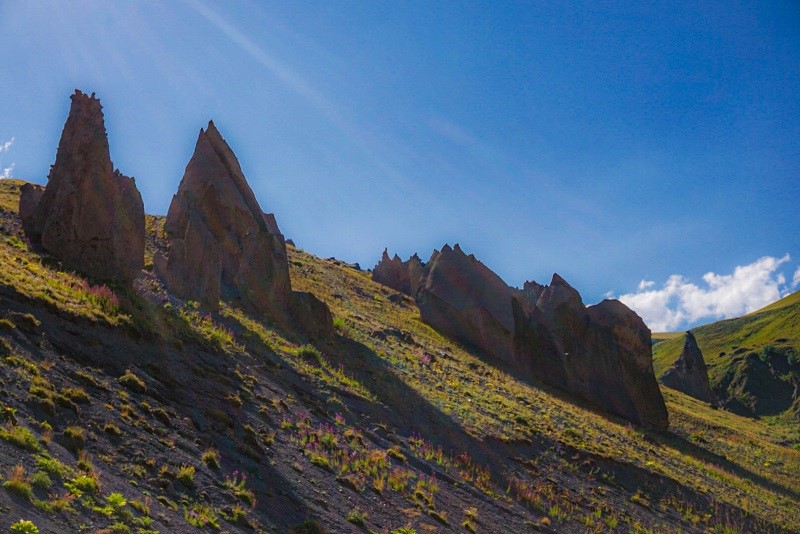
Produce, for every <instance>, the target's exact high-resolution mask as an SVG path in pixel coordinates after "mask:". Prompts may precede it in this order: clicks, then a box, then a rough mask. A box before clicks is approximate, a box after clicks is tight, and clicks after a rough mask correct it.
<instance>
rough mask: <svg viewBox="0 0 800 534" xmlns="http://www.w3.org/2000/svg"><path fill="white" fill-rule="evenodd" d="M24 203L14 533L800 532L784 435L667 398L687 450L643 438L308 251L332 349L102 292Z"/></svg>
mask: <svg viewBox="0 0 800 534" xmlns="http://www.w3.org/2000/svg"><path fill="white" fill-rule="evenodd" d="M19 186H20V182H16V181H0V262H2V265H3V269H1V270H0V339H2V344H0V345H1V347H0V348H2V350H3V353H2V354H0V403H2V404H1V405H0V416H2V417H3V418H4V420H5V426H4V427H3V428H2V429H0V477H2V484H1V485H2V488H0V529H8V527H9V525H11V524H13V523H15V522H17V521H18V520H21V519H27V520H31V521H33V522H34V523H35V524H36V525H37V526H38V527H39V529H40V530H41V531H42V532H65V531H66V532H77V531H79V530H81V529H89V530H92V531H97V530H103V529H110V530H111V531H122V532H124V531H127V530H131V531H138V532H152V531H154V530H157V531H160V532H197V531H209V530H211V531H215V530H222V531H231V532H234V531H253V530H256V531H273V532H291V531H292V529H295V531H297V532H314V531H315V530H311V528H312V527H311V525H312V524H317V525H321V526H323V527H324V529H325V530H326V531H328V532H364V531H366V530H367V529H368V530H371V531H374V532H380V533H384V532H385V533H392V532H401V530H399V529H401V528H406V529H407V530H404V531H402V532H418V533H422V532H451V531H454V532H458V531H464V530H466V531H471V532H497V531H498V526H500V525H502V530H503V531H504V532H528V531H530V530H532V529H539V530H544V531H557V532H586V531H602V532H606V531H621V532H629V531H648V530H650V531H677V530H680V531H683V532H703V531H706V530H708V529H711V530H719V531H722V530H726V531H729V532H738V531H747V530H749V531H757V532H777V531H781V530H794V531H796V530H798V529H800V520H798V518H797V517H796V513H795V510H796V509H797V508H798V506H800V495H798V491H797V488H798V487H799V486H800V480H798V473H800V451H797V450H792V449H790V448H788V447H786V446H782V445H780V444H779V443H780V442H781V441H785V440H786V436H784V435H779V434H778V433H777V432H776V430H775V429H774V428H772V427H769V426H766V425H764V424H762V423H760V422H758V421H754V420H752V419H748V418H742V417H739V416H736V415H733V414H731V413H728V412H724V411H721V410H711V409H710V408H709V407H708V406H707V405H704V404H702V403H699V402H696V401H694V400H693V399H691V398H689V397H686V396H685V395H682V394H679V393H676V392H672V391H671V390H665V397H666V400H667V406H668V408H669V410H670V419H671V421H672V427H671V430H670V431H669V432H666V433H654V432H648V431H643V430H641V429H638V428H635V427H632V426H630V425H629V424H627V423H626V422H624V421H622V420H621V419H618V418H616V417H614V416H612V415H610V414H605V413H599V412H597V411H595V410H593V409H590V408H588V407H587V406H586V405H584V404H582V403H581V402H578V401H575V400H574V399H571V398H569V397H567V396H565V395H564V394H560V393H558V392H557V391H555V390H552V389H550V388H548V387H546V386H544V385H541V384H538V383H527V382H522V381H519V380H517V379H516V378H514V376H513V375H512V374H509V373H507V372H505V371H504V370H503V369H501V368H498V367H497V366H496V365H487V364H486V363H485V362H483V361H482V360H481V359H480V358H479V357H478V356H477V355H476V354H473V353H471V352H470V351H468V350H466V349H465V347H463V346H460V345H458V344H456V343H455V342H453V341H451V340H448V339H445V338H444V337H443V336H441V335H439V334H438V333H436V332H435V331H434V330H433V329H431V328H430V327H428V326H427V325H425V324H424V323H422V322H421V321H420V320H419V318H418V312H417V310H416V307H415V306H414V304H413V301H412V300H411V299H410V298H408V297H406V296H404V295H402V294H400V293H398V292H395V291H392V290H390V289H388V288H386V287H383V286H381V285H378V284H376V283H374V282H372V281H371V280H370V276H369V274H368V273H365V272H363V271H360V270H358V269H356V268H354V267H352V266H350V265H348V264H346V263H343V262H340V261H336V260H322V259H319V258H316V257H314V256H311V255H309V254H306V253H304V252H302V251H300V250H297V249H295V248H293V247H288V254H289V262H290V268H291V272H290V277H291V282H292V286H293V287H295V288H296V289H298V290H301V291H309V292H312V293H314V294H316V295H317V296H319V297H320V298H322V300H324V301H325V302H326V303H328V305H329V306H330V307H331V309H332V311H333V312H334V315H335V317H336V325H337V335H336V336H335V338H333V339H331V340H329V341H327V342H325V343H319V344H317V346H316V347H314V346H311V345H310V344H309V343H308V340H307V339H305V338H304V337H302V336H300V335H298V334H295V333H290V332H286V331H284V330H282V329H280V328H279V327H276V326H274V325H270V324H264V323H261V322H259V321H258V320H257V319H256V318H254V317H253V316H251V315H248V314H247V313H246V312H244V311H242V310H240V309H238V308H233V307H231V306H230V305H228V304H226V303H223V304H222V305H221V308H220V311H219V313H214V314H201V313H198V311H197V310H196V309H195V307H194V306H193V305H192V303H190V302H184V301H181V300H179V299H176V298H174V297H171V296H169V295H167V294H166V293H165V292H164V290H163V288H162V287H161V286H160V284H159V283H158V280H157V279H156V278H155V277H152V276H149V275H148V276H144V277H141V278H140V279H139V280H137V283H136V287H135V289H134V290H132V291H130V290H128V291H126V290H124V289H120V288H116V287H111V288H109V287H106V286H98V285H95V283H94V282H93V281H91V280H86V279H84V278H81V277H79V276H76V275H75V274H73V273H70V272H64V271H59V270H58V268H57V266H55V265H54V264H52V263H51V262H50V260H49V259H48V258H46V257H42V256H39V255H38V254H36V253H34V252H32V251H31V250H30V249H29V247H28V246H27V244H26V243H25V239H24V234H22V233H21V231H20V223H19V218H18V216H17V215H16V213H14V211H13V208H12V209H10V210H9V209H6V206H12V207H13V206H15V204H14V203H13V202H7V198H8V197H13V196H15V195H18V190H19ZM147 224H148V230H149V231H150V232H151V235H150V236H148V239H147V243H148V247H149V250H148V252H147V255H148V257H151V258H152V255H153V249H154V248H155V247H158V246H159V241H160V239H161V237H159V236H163V234H162V232H161V227H162V226H163V219H161V218H152V217H148V221H147ZM302 525H304V526H303V527H302V528H303V529H305V530H298V529H299V528H301V526H302ZM362 525H363V526H362Z"/></svg>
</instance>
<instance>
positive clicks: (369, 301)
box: [273, 247, 800, 528]
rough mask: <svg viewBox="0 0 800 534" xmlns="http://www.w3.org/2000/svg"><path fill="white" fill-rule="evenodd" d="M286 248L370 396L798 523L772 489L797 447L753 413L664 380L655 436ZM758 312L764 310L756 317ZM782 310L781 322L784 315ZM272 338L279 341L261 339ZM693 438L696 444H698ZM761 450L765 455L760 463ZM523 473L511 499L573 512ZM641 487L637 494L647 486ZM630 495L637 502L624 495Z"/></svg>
mask: <svg viewBox="0 0 800 534" xmlns="http://www.w3.org/2000/svg"><path fill="white" fill-rule="evenodd" d="M289 258H290V266H291V278H292V284H293V287H294V288H295V289H298V290H301V291H310V292H312V293H314V294H316V295H318V296H319V297H320V298H322V300H324V301H325V302H327V303H328V304H329V305H330V307H331V312H332V313H333V314H334V316H335V317H341V318H342V319H343V320H344V321H345V322H346V324H347V325H348V328H347V335H348V337H350V338H352V339H353V340H354V341H356V342H357V343H359V344H361V345H363V346H364V347H367V348H368V349H369V350H370V352H371V355H368V356H365V355H363V354H351V353H349V352H342V353H339V354H337V358H338V361H340V362H341V363H342V365H343V368H344V370H345V371H346V372H348V373H350V374H352V376H353V377H354V378H355V379H359V377H361V376H371V377H372V384H373V387H374V388H375V389H376V390H379V391H380V395H381V400H382V402H385V403H386V404H389V405H400V404H401V403H405V404H406V405H407V406H408V410H409V411H410V412H412V413H413V412H414V411H416V409H415V408H414V404H413V403H414V402H417V401H415V400H414V399H415V397H416V398H418V399H419V401H420V402H425V403H428V404H429V405H430V406H432V407H433V408H435V409H436V410H438V411H439V412H441V413H442V414H444V415H445V416H447V417H448V418H450V419H451V420H452V421H454V422H456V423H457V424H458V425H459V426H460V427H462V428H463V429H464V430H465V431H466V432H467V433H468V434H471V435H472V436H474V437H475V438H477V439H479V440H487V439H497V440H500V441H504V442H519V443H525V442H526V441H527V440H528V439H529V438H530V437H531V436H538V437H540V438H542V439H545V440H550V441H551V442H554V443H562V444H566V445H568V446H570V447H574V448H575V449H576V450H578V451H582V452H584V453H587V454H592V455H598V456H600V457H603V458H608V459H611V460H613V461H619V459H620V458H624V459H625V460H624V461H625V462H626V463H630V464H633V465H635V466H638V467H640V468H642V469H644V470H646V471H650V472H652V473H654V474H657V475H659V476H666V477H668V478H670V479H672V480H673V481H675V482H676V483H678V484H680V485H682V486H685V487H688V488H693V489H694V490H695V491H698V492H700V493H702V494H706V495H709V496H710V497H711V498H712V499H713V500H715V501H718V502H721V503H728V504H729V505H732V506H741V507H742V508H743V509H744V510H745V511H746V512H748V513H751V514H753V515H754V516H755V517H758V518H761V519H762V520H764V521H768V522H771V523H773V524H778V525H783V526H784V527H786V526H790V527H791V528H800V518H798V517H796V514H794V512H793V511H792V509H793V507H794V506H797V505H800V502H798V500H797V499H793V498H787V497H785V496H783V495H782V494H781V493H780V490H779V489H776V488H779V487H783V488H787V487H790V486H791V484H794V485H795V486H797V485H798V484H799V483H800V477H798V475H797V473H799V472H800V469H798V463H797V462H798V454H800V453H799V452H798V451H794V450H792V449H791V448H788V447H786V446H783V445H781V443H782V442H781V439H782V436H784V435H785V434H784V433H783V431H782V430H777V429H774V428H773V427H770V426H768V425H766V424H765V423H764V422H762V421H755V420H752V419H747V418H744V417H738V416H735V415H733V414H730V413H727V412H724V411H722V410H711V409H710V407H708V405H702V403H698V402H696V401H694V400H693V399H690V398H689V397H686V396H685V395H682V394H680V393H677V392H672V391H671V390H665V395H666V400H667V407H668V410H669V412H670V417H671V420H672V421H673V429H672V430H671V432H670V433H668V434H666V435H664V436H658V435H649V434H646V433H643V432H641V431H638V430H636V429H632V428H631V427H630V426H629V425H628V424H627V423H625V422H624V421H618V420H616V419H615V418H606V417H602V416H599V415H596V414H594V413H593V412H591V411H587V410H585V409H583V408H582V407H581V406H580V403H576V402H571V401H570V400H568V399H566V398H564V397H563V396H561V395H554V394H553V391H552V390H551V389H549V388H547V387H545V386H540V385H536V384H528V383H525V382H521V381H518V380H516V379H514V378H512V377H510V376H509V375H508V374H506V373H505V372H503V371H501V370H500V369H498V368H496V367H494V366H492V365H488V364H486V363H485V362H483V361H482V360H480V359H479V358H477V357H476V356H474V355H473V354H471V353H469V352H467V351H466V350H464V348H463V347H461V346H459V345H458V344H456V343H454V342H452V341H451V340H449V339H446V338H444V337H443V336H441V335H440V334H438V333H437V332H435V331H434V330H432V329H431V328H429V327H428V326H427V325H425V324H424V323H422V322H421V321H420V320H419V312H418V311H417V310H416V308H415V307H413V306H403V305H401V304H397V303H394V302H392V301H391V300H390V299H389V298H388V297H389V295H391V294H392V293H393V292H392V291H391V290H389V289H388V288H385V287H383V286H380V285H378V284H375V283H373V282H372V281H371V280H370V278H369V273H366V272H359V271H355V270H353V269H345V268H341V267H339V266H336V265H335V264H334V263H333V262H329V261H325V260H320V259H317V258H314V257H313V256H311V255H308V254H306V253H304V252H302V251H299V250H297V249H294V248H293V247H289ZM336 295H340V296H342V295H343V297H344V298H337V296H336ZM794 309H795V308H793V307H790V306H784V307H783V308H782V309H781V311H780V312H779V313H784V314H787V316H788V315H789V314H788V312H789V311H793V310H794ZM750 320H751V321H752V320H753V319H750ZM759 320H764V319H763V317H762V318H761V319H759V318H758V317H756V321H759ZM787 321H789V322H788V323H786V324H791V322H790V320H788V319H787ZM390 328H391V329H396V330H400V331H401V332H407V333H408V334H409V335H410V336H411V338H413V344H412V343H408V342H405V341H403V340H400V339H398V338H397V337H394V336H375V335H373V333H374V332H376V331H378V332H379V331H382V330H386V329H390ZM796 332H798V333H796V334H795V335H800V328H799V329H797V330H796ZM764 335H765V334H764ZM666 337H671V338H672V339H671V340H667V341H663V342H661V343H659V344H657V345H656V347H659V346H661V345H666V344H668V343H673V342H676V343H678V344H680V345H681V347H682V336H681V335H679V334H678V335H672V336H666ZM770 339H771V338H770ZM698 340H699V337H698ZM275 344H279V342H278V341H273V346H274V345H275ZM422 353H427V354H433V355H436V358H435V360H434V362H433V363H432V364H431V365H430V366H429V367H428V366H425V365H423V364H422V363H421V358H420V356H421V354H422ZM370 358H374V359H373V360H370ZM299 370H300V371H301V372H302V369H299ZM404 389H405V390H407V391H404ZM409 392H410V393H409ZM420 408H422V406H420ZM703 432H708V433H710V434H712V435H716V436H718V439H715V440H714V441H713V443H710V444H707V443H703V442H699V444H698V442H697V441H696V437H697V436H698V433H703ZM693 436H694V438H695V441H693ZM737 436H739V437H737ZM741 436H748V437H747V438H746V439H745V438H741ZM654 443H655V445H654ZM704 447H705V448H704ZM421 449H422V448H421ZM421 449H420V450H417V451H416V452H415V454H416V455H417V456H422V457H427V458H429V461H433V462H436V463H439V462H441V463H442V464H447V462H450V461H452V459H450V460H448V459H447V458H445V457H446V456H447V455H442V456H441V460H440V459H439V454H438V452H437V451H436V450H435V449H436V448H433V447H430V448H428V450H427V451H423V450H421ZM431 449H432V450H431ZM698 450H701V451H705V452H703V453H702V454H699V453H698ZM711 458H723V459H724V460H722V461H714V460H710V459H711ZM768 458H774V459H775V460H776V461H775V462H774V463H771V464H769V465H768V466H766V467H765V466H764V465H763V464H764V461H768V460H767V459H768ZM759 459H761V460H759ZM762 460H764V461H762ZM759 462H760V463H759ZM545 465H546V464H545ZM750 472H755V473H758V474H759V476H764V477H765V478H764V481H763V482H762V483H753V482H752V480H751V479H750V478H748V476H747V474H746V473H750ZM473 476H477V472H476V474H475V475H473ZM387 482H388V484H387V485H388V486H389V487H391V484H392V483H393V484H394V485H395V486H396V487H398V488H403V484H402V482H403V481H402V480H401V479H400V478H398V477H397V476H395V477H394V478H393V479H392V480H391V481H389V480H388V479H387ZM482 483H483V484H484V485H485V486H487V487H488V488H490V490H491V488H492V487H496V486H494V485H495V484H497V481H492V480H491V479H488V480H487V479H485V478H484V479H483V481H482ZM528 484H530V485H529V486H528V489H525V488H522V487H520V489H519V496H520V499H522V498H524V496H525V495H528V496H534V495H536V496H538V497H536V498H537V499H538V498H540V499H541V503H542V506H546V508H545V509H544V512H545V513H546V512H547V511H548V510H550V509H552V510H553V511H554V512H557V513H556V514H555V516H554V517H551V518H550V519H551V520H553V521H554V522H558V521H561V520H562V519H563V517H564V516H565V515H566V516H567V517H568V518H570V520H574V521H580V518H579V517H577V516H578V510H580V509H581V506H587V504H586V503H583V504H579V503H581V500H580V498H579V497H575V496H572V497H569V498H565V497H563V496H561V495H560V493H559V492H557V491H554V489H553V488H551V487H549V486H548V485H547V484H546V483H544V482H541V481H540V482H533V483H530V482H528ZM378 485H379V486H380V485H381V482H378ZM505 489H506V488H505V487H503V488H502V489H501V490H500V491H505ZM533 490H535V491H533ZM495 491H496V490H495ZM530 491H533V492H532V493H531V492H530ZM643 497H644V498H648V499H649V497H648V496H647V495H644V496H643ZM632 506H637V505H635V504H633V503H632ZM622 519H624V517H623V516H622V515H614V516H613V517H611V516H609V517H608V518H607V520H608V521H611V522H615V521H621V520H622ZM711 520H712V519H709V521H711ZM604 524H605V525H606V527H605V528H608V526H607V523H604ZM708 526H709V528H712V527H713V525H708Z"/></svg>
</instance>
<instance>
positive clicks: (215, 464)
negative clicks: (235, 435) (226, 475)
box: [200, 449, 220, 469]
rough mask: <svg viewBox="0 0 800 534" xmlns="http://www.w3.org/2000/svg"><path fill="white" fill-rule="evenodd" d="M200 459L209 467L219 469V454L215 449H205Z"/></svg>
mask: <svg viewBox="0 0 800 534" xmlns="http://www.w3.org/2000/svg"><path fill="white" fill-rule="evenodd" d="M200 461H202V462H203V463H204V464H206V465H207V466H208V467H210V468H211V469H219V467H220V463H219V462H220V456H219V452H218V451H217V450H216V449H206V450H205V451H204V452H203V455H202V456H200Z"/></svg>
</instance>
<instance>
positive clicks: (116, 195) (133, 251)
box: [19, 90, 144, 282]
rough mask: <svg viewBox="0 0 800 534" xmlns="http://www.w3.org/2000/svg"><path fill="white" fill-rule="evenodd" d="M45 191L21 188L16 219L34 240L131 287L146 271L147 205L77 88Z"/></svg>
mask: <svg viewBox="0 0 800 534" xmlns="http://www.w3.org/2000/svg"><path fill="white" fill-rule="evenodd" d="M70 98H71V100H72V104H71V106H70V110H69V116H68V117H67V122H66V124H65V125H64V130H63V131H62V133H61V140H60V141H59V144H58V151H57V153H56V161H55V163H54V164H53V165H52V167H51V168H50V174H49V175H48V178H47V186H46V187H44V188H43V189H42V188H41V187H39V186H33V185H29V186H25V187H24V188H23V190H22V194H21V197H20V206H19V209H20V217H21V219H22V223H23V228H24V229H25V233H26V234H27V235H28V237H29V238H30V239H31V241H32V242H34V243H37V244H41V246H42V248H44V249H45V250H46V251H47V252H48V253H50V254H51V255H52V256H53V257H55V258H56V259H58V260H59V261H61V262H63V263H64V264H66V265H68V266H69V267H71V268H74V269H76V270H78V271H81V272H83V273H85V274H87V275H89V276H91V277H94V278H97V279H101V280H109V281H119V282H130V281H132V280H133V279H134V278H135V277H136V276H137V275H138V274H139V273H140V272H141V270H142V267H143V266H144V204H143V203H142V197H141V195H140V194H139V191H138V190H137V189H136V184H135V183H134V180H133V178H129V177H127V176H124V175H122V174H121V173H120V172H119V171H118V170H115V169H114V166H113V164H112V162H111V156H110V153H109V147H108V137H107V135H106V129H105V124H104V120H103V111H102V106H101V105H100V101H99V100H98V99H97V98H95V96H94V94H92V95H91V96H89V95H86V94H84V93H82V92H81V91H78V90H76V91H75V93H74V94H73V95H72V96H71V97H70Z"/></svg>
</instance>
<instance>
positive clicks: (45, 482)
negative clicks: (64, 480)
mask: <svg viewBox="0 0 800 534" xmlns="http://www.w3.org/2000/svg"><path fill="white" fill-rule="evenodd" d="M31 485H32V486H33V487H34V488H37V489H41V490H46V489H50V487H51V486H52V485H53V481H52V480H50V477H49V476H47V473H45V472H44V471H37V472H36V474H34V475H33V476H32V477H31Z"/></svg>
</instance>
